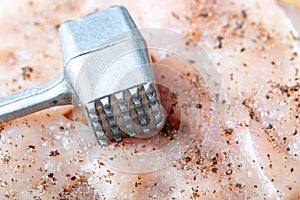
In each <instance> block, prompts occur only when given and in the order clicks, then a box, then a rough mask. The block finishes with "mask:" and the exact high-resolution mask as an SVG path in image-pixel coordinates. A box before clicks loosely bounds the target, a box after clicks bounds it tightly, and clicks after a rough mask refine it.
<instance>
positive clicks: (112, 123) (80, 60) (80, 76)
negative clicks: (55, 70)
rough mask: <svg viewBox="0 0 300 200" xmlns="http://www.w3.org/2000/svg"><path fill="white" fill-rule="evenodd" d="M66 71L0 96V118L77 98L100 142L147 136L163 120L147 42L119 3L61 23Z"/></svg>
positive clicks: (0, 119)
mask: <svg viewBox="0 0 300 200" xmlns="http://www.w3.org/2000/svg"><path fill="white" fill-rule="evenodd" d="M59 32H60V39H61V45H62V52H63V56H64V73H63V75H61V76H59V77H57V78H55V79H54V80H52V81H50V82H48V83H45V84H43V85H40V86H37V87H34V88H32V89H29V90H25V91H22V92H19V93H16V94H13V95H11V96H8V97H4V98H2V99H0V123H4V122H7V121H10V120H12V119H15V118H19V117H22V116H25V115H28V114H31V113H34V112H37V111H40V110H43V109H46V108H49V107H52V106H60V105H68V104H75V105H77V106H79V107H80V108H81V109H82V111H83V112H84V114H85V116H86V120H87V123H88V124H89V126H90V127H91V128H92V129H93V132H94V133H95V134H96V136H97V139H98V141H99V143H100V144H101V145H103V146H104V145H108V144H109V143H110V142H112V141H116V142H119V141H121V140H122V138H123V137H150V136H152V135H153V134H155V133H156V132H157V131H158V130H159V129H160V128H162V126H163V125H164V118H165V116H164V113H163V109H162V107H161V104H160V101H159V96H158V93H157V90H156V88H155V86H154V85H153V83H154V80H153V74H152V70H151V62H150V59H149V55H148V51H147V46H146V43H145V40H144V39H143V37H142V35H141V34H140V32H139V31H138V30H137V28H136V25H135V24H134V22H133V20H132V19H131V17H130V15H129V14H128V12H127V10H126V9H125V8H124V7H121V6H112V7H110V8H109V9H107V10H104V11H102V12H98V13H94V14H90V15H88V16H86V17H84V18H82V19H78V20H72V21H67V22H65V23H64V24H62V25H61V27H60V29H59Z"/></svg>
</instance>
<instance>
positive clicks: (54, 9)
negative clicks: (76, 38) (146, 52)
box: [0, 0, 300, 199]
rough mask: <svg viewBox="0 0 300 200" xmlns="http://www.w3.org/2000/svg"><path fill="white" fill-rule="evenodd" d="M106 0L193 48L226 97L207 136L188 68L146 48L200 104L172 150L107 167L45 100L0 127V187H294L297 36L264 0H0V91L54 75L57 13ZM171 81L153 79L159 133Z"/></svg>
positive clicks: (253, 191) (222, 195)
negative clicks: (162, 157)
mask: <svg viewBox="0 0 300 200" xmlns="http://www.w3.org/2000/svg"><path fill="white" fill-rule="evenodd" d="M111 4H121V5H124V6H126V7H127V8H128V10H129V12H130V13H131V15H132V17H133V19H134V20H135V22H136V23H137V26H138V27H140V28H144V27H155V28H166V29H172V30H175V31H177V32H179V33H180V34H182V35H183V36H184V37H185V39H186V41H187V43H186V45H189V44H190V43H191V42H196V43H197V44H198V45H200V46H201V47H202V48H203V49H205V51H206V52H207V54H208V55H209V56H210V57H211V59H212V60H213V62H214V63H215V66H216V68H217V70H218V71H219V74H220V77H221V78H220V82H222V84H223V85H224V90H225V97H226V99H225V101H224V102H223V105H224V108H225V116H224V124H222V125H221V127H219V129H217V130H219V131H215V134H217V136H218V137H212V138H217V140H212V139H210V137H205V136H204V135H203V133H204V132H205V130H206V127H207V124H209V122H208V120H207V119H208V118H209V115H206V114H207V113H209V110H210V101H209V98H208V97H207V95H208V93H207V91H205V90H204V89H203V88H201V86H202V84H201V82H197V81H199V79H198V78H197V75H196V74H195V71H194V69H192V68H190V67H188V66H185V65H184V64H182V66H181V65H179V64H178V63H179V62H177V61H176V59H175V58H173V57H172V56H171V57H169V58H164V59H160V58H159V57H155V59H156V62H157V63H163V64H166V65H169V66H171V68H173V69H176V70H177V72H179V74H178V75H177V76H176V75H174V74H172V73H170V72H168V71H166V70H163V69H161V68H158V67H155V68H154V72H155V75H156V77H157V79H158V80H159V82H160V83H165V84H170V83H171V84H172V83H173V84H174V85H176V84H178V82H179V83H180V80H182V79H184V80H186V81H187V82H188V83H191V85H192V86H191V87H192V88H193V89H195V91H197V92H196V94H197V95H198V96H197V97H198V98H196V99H191V101H190V102H192V103H194V104H192V103H191V104H190V105H189V106H193V108H196V109H198V110H199V113H200V115H201V117H200V118H199V120H200V121H201V123H200V125H199V126H200V128H199V129H198V130H199V132H198V134H197V137H196V138H195V139H194V140H193V141H192V144H191V145H190V147H189V149H188V150H187V151H186V152H185V153H184V154H183V155H181V157H180V158H179V159H178V160H177V161H176V162H174V163H172V164H171V165H169V166H167V167H165V168H163V169H160V170H159V171H155V172H152V173H139V174H133V173H124V172H120V171H118V170H113V169H111V168H109V167H107V166H106V165H105V164H104V163H102V162H100V161H99V160H97V159H94V157H93V156H92V155H91V153H90V152H89V151H87V150H86V147H85V146H84V145H83V143H82V141H81V139H80V137H79V134H78V133H77V131H81V132H88V128H87V126H86V125H84V124H83V123H80V122H79V123H77V125H76V126H75V124H74V121H73V120H71V119H70V118H72V117H70V116H72V114H70V113H72V107H70V106H67V107H60V108H52V109H49V110H46V111H42V112H39V113H36V114H33V115H30V116H28V117H24V118H22V119H18V120H14V121H12V122H9V123H7V124H5V125H2V126H1V127H0V131H1V135H0V136H1V137H0V158H1V160H0V168H1V170H0V197H1V199H93V198H95V199H300V195H299V194H300V183H299V182H300V164H299V163H300V146H299V142H300V127H299V124H300V122H299V121H300V119H299V118H300V71H299V70H300V67H299V66H300V59H299V54H300V50H299V43H298V40H299V39H298V33H297V31H296V29H295V28H294V26H293V24H292V22H291V21H290V20H289V18H288V17H287V16H286V14H285V13H284V11H283V10H282V9H281V7H279V6H278V4H277V2H276V1H274V0H265V1H259V0H253V1H246V0H240V1H237V0H231V1H230V0H226V1H217V0H203V1H201V0H200V1H198V0H177V1H176V3H174V1H171V0H166V1H156V0H151V1H133V0H124V1H121V0H119V1H101V2H100V1H92V0H90V1H88V0H85V1H76V0H74V1H51V2H42V1H24V0H23V1H16V0H12V1H5V2H4V1H0V26H1V27H0V70H1V73H0V96H1V97H2V96H5V95H9V94H11V93H13V92H16V91H20V90H23V89H26V88H29V87H32V86H34V85H36V84H39V83H43V82H45V81H47V80H50V79H51V78H53V77H54V76H55V75H58V74H59V73H60V72H61V71H62V69H63V67H62V55H61V53H60V46H59V40H58V26H59V24H61V23H63V22H64V21H66V20H69V19H75V18H79V17H82V16H85V15H86V14H88V13H90V12H94V11H100V10H103V9H105V8H107V7H108V6H109V5H111ZM8 19H9V20H8ZM194 64H195V65H197V64H199V63H194ZM179 85H181V86H182V85H183V84H179ZM197 89H199V91H198V90H197ZM173 92H174V93H173V94H172V93H171V92H163V90H162V99H163V102H164V104H165V106H166V110H167V111H168V114H169V122H170V123H168V126H169V127H170V128H169V129H168V126H167V128H165V129H163V130H162V131H163V132H164V134H165V135H167V136H170V132H168V131H170V130H171V129H172V127H176V123H177V121H176V120H178V112H179V111H178V110H180V108H182V107H180V106H181V105H179V104H178V105H176V104H174V103H175V101H176V99H174V98H172V96H173V95H174V94H176V95H177V96H178V97H181V96H184V95H185V93H186V88H180V87H178V90H177V91H173ZM176 92H177V93H176ZM164 100H165V101H164ZM166 100H168V101H166ZM173 105H175V106H173ZM172 106H173V107H174V108H172ZM172 109H173V111H171V110H172ZM182 109H183V108H182ZM185 119H186V118H185ZM75 120H77V121H80V120H79V119H75ZM191 120H193V119H191ZM171 122H175V125H172V123H171ZM170 124H171V125H170ZM189 128H195V127H193V126H192V125H191V126H190V127H189ZM76 130H77V131H76ZM208 147H213V148H208Z"/></svg>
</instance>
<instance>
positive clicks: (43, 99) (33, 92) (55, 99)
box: [0, 75, 72, 124]
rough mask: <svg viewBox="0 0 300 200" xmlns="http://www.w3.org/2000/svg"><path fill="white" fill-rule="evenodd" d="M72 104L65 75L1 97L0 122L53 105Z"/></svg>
mask: <svg viewBox="0 0 300 200" xmlns="http://www.w3.org/2000/svg"><path fill="white" fill-rule="evenodd" d="M69 104H72V94H71V92H70V90H69V86H68V84H67V83H66V82H65V80H64V78H63V76H62V75H61V76H58V77H56V78H55V79H53V80H51V81H49V82H47V83H44V84H42V85H39V86H36V87H34V88H31V89H28V90H24V91H21V92H18V93H15V94H13V95H10V96H7V97H4V98H1V99H0V124H2V123H4V122H7V121H10V120H13V119H16V118H19V117H23V116H25V115H29V114H31V113H34V112H37V111H41V110H44V109H46V108H50V107H53V106H60V105H69Z"/></svg>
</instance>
